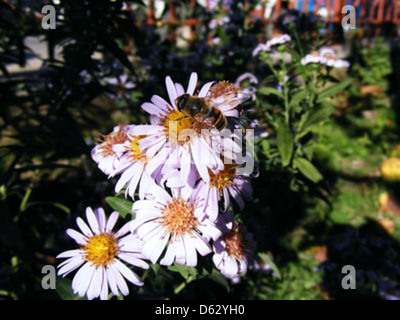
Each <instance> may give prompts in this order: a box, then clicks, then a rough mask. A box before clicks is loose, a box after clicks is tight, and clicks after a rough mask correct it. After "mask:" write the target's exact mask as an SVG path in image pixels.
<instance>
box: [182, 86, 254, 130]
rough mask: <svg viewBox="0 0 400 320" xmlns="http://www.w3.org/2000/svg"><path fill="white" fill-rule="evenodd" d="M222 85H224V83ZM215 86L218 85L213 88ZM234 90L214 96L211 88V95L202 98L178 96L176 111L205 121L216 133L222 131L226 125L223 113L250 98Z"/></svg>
mask: <svg viewBox="0 0 400 320" xmlns="http://www.w3.org/2000/svg"><path fill="white" fill-rule="evenodd" d="M222 84H223V85H226V84H225V83H222ZM217 86H218V84H216V85H215V86H214V87H217ZM231 86H232V85H231ZM217 89H218V87H217ZM235 89H236V90H234V91H228V92H224V93H222V94H219V95H218V96H215V94H213V92H216V91H215V89H214V91H213V88H211V90H210V93H211V94H209V95H208V96H206V97H203V98H202V97H197V96H191V95H189V94H187V93H185V94H182V95H181V96H179V97H178V98H177V99H176V100H175V103H176V106H177V108H178V110H179V111H180V112H182V113H184V114H185V116H186V117H193V118H194V119H196V120H199V121H207V122H209V123H210V124H211V125H213V126H214V127H215V128H216V129H217V130H218V131H222V130H223V129H225V128H226V126H227V124H228V121H227V119H226V117H225V115H224V113H223V112H228V111H231V110H233V109H234V108H236V107H237V106H238V105H239V104H241V103H242V102H244V101H246V100H247V99H249V98H250V95H247V94H245V93H243V92H242V91H240V90H239V88H235ZM228 113H229V112H228ZM231 113H232V112H231Z"/></svg>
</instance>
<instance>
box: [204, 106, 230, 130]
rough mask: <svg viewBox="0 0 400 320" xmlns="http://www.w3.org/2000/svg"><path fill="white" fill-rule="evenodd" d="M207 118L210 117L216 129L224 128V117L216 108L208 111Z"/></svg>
mask: <svg viewBox="0 0 400 320" xmlns="http://www.w3.org/2000/svg"><path fill="white" fill-rule="evenodd" d="M208 119H210V122H211V123H212V124H213V125H214V126H215V128H216V129H217V130H218V131H221V130H223V129H225V128H226V118H225V116H224V115H223V114H222V112H221V111H220V110H218V109H217V108H214V107H212V108H211V110H210V113H209V114H208Z"/></svg>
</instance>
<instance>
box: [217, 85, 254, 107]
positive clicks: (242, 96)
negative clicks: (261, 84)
mask: <svg viewBox="0 0 400 320" xmlns="http://www.w3.org/2000/svg"><path fill="white" fill-rule="evenodd" d="M250 98H251V94H249V93H246V92H243V91H241V90H240V91H236V92H235V91H230V92H225V93H224V94H222V95H220V96H219V97H217V98H213V99H210V102H211V103H212V104H213V105H214V106H216V107H217V108H218V109H220V110H221V111H222V112H225V111H228V110H231V109H234V108H236V107H237V106H238V105H240V104H241V103H243V102H245V101H246V100H248V99H250Z"/></svg>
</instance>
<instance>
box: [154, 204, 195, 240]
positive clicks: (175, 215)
mask: <svg viewBox="0 0 400 320" xmlns="http://www.w3.org/2000/svg"><path fill="white" fill-rule="evenodd" d="M194 209H195V205H194V203H192V202H189V201H187V200H183V199H181V198H174V199H172V201H171V202H169V203H167V204H166V205H165V207H164V208H163V209H162V212H163V215H162V216H161V218H160V223H161V224H162V225H164V226H165V227H166V228H167V230H168V232H169V233H171V234H173V235H182V234H185V233H189V232H191V231H193V230H195V229H196V226H197V225H198V223H199V222H198V220H197V218H196V217H195V216H194Z"/></svg>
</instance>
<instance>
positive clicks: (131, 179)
mask: <svg viewBox="0 0 400 320" xmlns="http://www.w3.org/2000/svg"><path fill="white" fill-rule="evenodd" d="M133 128H135V125H132V126H130V127H129V130H127V132H126V135H127V141H126V142H125V143H124V145H123V148H124V151H125V152H124V154H123V155H122V156H120V158H119V161H118V164H117V165H115V166H114V170H113V171H112V172H111V173H110V177H114V176H116V175H118V174H121V177H120V178H119V180H118V182H117V184H116V185H115V192H116V193H118V192H120V191H121V190H122V189H123V188H124V187H125V196H126V195H128V194H129V196H130V197H131V198H132V199H134V196H135V192H136V189H137V188H138V187H139V198H140V199H144V197H145V195H146V194H148V193H151V190H152V185H153V184H154V179H153V178H152V176H151V175H152V174H153V172H154V167H153V171H150V170H148V168H149V167H150V166H148V164H149V163H151V161H152V160H151V159H150V158H149V157H148V156H147V155H146V154H145V152H144V151H143V150H142V149H141V148H140V146H139V141H140V140H141V139H145V138H146V137H145V136H134V135H132V134H131V133H130V132H131V131H132V129H133Z"/></svg>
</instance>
